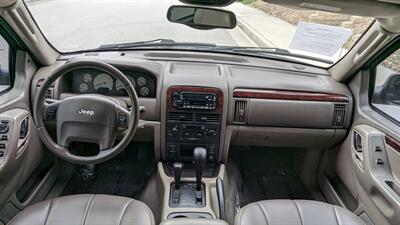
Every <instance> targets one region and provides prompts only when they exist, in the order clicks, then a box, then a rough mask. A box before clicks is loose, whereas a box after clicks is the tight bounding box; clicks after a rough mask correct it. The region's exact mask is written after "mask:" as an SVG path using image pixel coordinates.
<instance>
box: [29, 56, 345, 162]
mask: <svg viewBox="0 0 400 225" xmlns="http://www.w3.org/2000/svg"><path fill="white" fill-rule="evenodd" d="M73 60H100V61H104V62H107V63H109V64H111V65H113V66H115V67H116V68H118V69H119V70H121V72H122V73H124V74H125V75H126V76H127V77H128V78H129V80H130V81H131V83H132V85H134V87H135V90H136V92H137V95H138V98H139V104H140V106H141V108H142V109H143V110H142V112H141V115H140V119H141V120H142V121H144V122H143V124H142V126H141V129H138V130H137V133H136V136H135V138H134V140H133V141H151V142H153V143H154V148H155V153H156V159H158V160H164V161H170V162H173V161H176V160H180V161H190V160H191V157H190V156H191V151H192V149H193V148H194V147H196V146H203V147H206V148H207V149H208V153H209V156H210V157H209V158H208V162H209V163H212V162H224V161H226V160H228V159H227V156H228V152H229V149H230V148H231V146H237V145H238V146H240V145H250V146H270V147H286V148H287V147H293V148H329V147H331V146H334V145H335V144H337V143H338V142H339V141H341V140H343V138H344V137H345V135H346V133H347V129H348V128H349V126H350V121H351V115H352V106H353V99H352V95H351V92H350V90H349V89H348V87H347V86H346V85H344V84H341V83H339V82H337V81H335V80H334V79H333V78H332V77H331V76H330V75H329V73H328V71H327V70H326V69H323V68H317V67H313V66H308V65H302V64H295V63H293V62H284V61H277V60H272V59H265V58H256V57H245V56H234V55H228V54H216V53H205V52H204V53H200V52H179V51H176V52H173V51H171V52H169V51H168V52H164V51H131V52H125V53H124V54H121V53H120V52H100V53H96V54H90V55H85V54H77V55H68V56H61V57H60V58H59V60H58V61H57V63H55V64H54V65H52V66H51V67H47V68H42V69H40V70H39V71H38V73H37V74H36V76H35V78H34V80H33V84H32V85H33V88H32V98H34V97H35V95H36V92H37V90H38V89H39V88H40V81H42V80H43V79H46V76H47V74H49V71H53V70H55V69H57V68H58V67H59V66H61V65H64V64H65V63H67V62H69V61H73ZM87 93H95V94H102V95H106V96H109V97H113V98H116V99H119V100H121V101H125V102H126V104H127V106H128V107H129V105H130V102H129V101H130V100H129V98H128V97H127V95H126V92H125V90H124V87H123V86H122V85H121V83H120V82H119V81H118V80H116V79H114V78H113V77H111V76H109V75H108V74H104V73H103V72H102V71H99V70H97V69H96V68H85V69H78V70H74V71H71V72H70V73H68V74H65V75H64V76H63V77H62V78H60V79H59V80H57V81H56V82H55V84H54V86H52V87H51V88H50V89H49V92H48V96H47V97H48V98H54V99H65V98H68V97H69V96H72V95H80V94H87ZM32 101H33V99H32Z"/></svg>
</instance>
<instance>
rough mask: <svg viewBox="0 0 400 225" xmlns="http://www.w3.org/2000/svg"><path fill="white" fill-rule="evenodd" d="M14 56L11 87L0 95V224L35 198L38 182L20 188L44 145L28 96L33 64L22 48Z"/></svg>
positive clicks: (32, 169) (42, 150) (31, 171)
mask: <svg viewBox="0 0 400 225" xmlns="http://www.w3.org/2000/svg"><path fill="white" fill-rule="evenodd" d="M15 57H16V58H15V78H14V79H15V80H14V83H13V87H12V88H11V89H10V90H9V91H7V92H4V93H1V96H0V224H7V222H8V221H9V220H10V219H11V218H12V217H14V216H15V214H16V213H18V212H19V211H20V210H22V209H23V208H25V207H26V206H27V205H29V204H31V203H33V202H35V201H37V199H36V196H37V195H36V196H35V191H38V190H40V189H41V188H40V185H34V186H32V185H28V186H29V187H32V188H28V189H29V190H26V192H25V190H24V189H26V188H25V187H26V184H27V183H30V182H27V181H29V179H30V178H31V176H32V174H33V173H34V172H35V171H36V169H37V168H39V167H40V166H41V164H43V161H42V159H43V153H44V149H43V145H42V144H41V141H40V139H39V136H38V134H37V130H36V128H35V124H34V122H33V120H32V116H31V115H32V113H31V111H30V110H31V109H30V96H29V94H30V86H31V84H30V82H31V80H32V77H33V76H34V73H35V71H36V69H37V67H36V65H35V63H34V61H33V60H32V59H31V58H30V57H29V55H28V54H27V53H26V52H22V51H17V52H16V54H15ZM21 190H24V192H23V194H21ZM42 190H43V191H45V190H44V189H43V188H42ZM21 196H23V198H22V197H21ZM40 200H43V199H40Z"/></svg>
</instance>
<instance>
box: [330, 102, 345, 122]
mask: <svg viewBox="0 0 400 225" xmlns="http://www.w3.org/2000/svg"><path fill="white" fill-rule="evenodd" d="M346 113H347V105H346V104H335V106H334V112H333V121H332V126H333V127H344V125H345V123H346Z"/></svg>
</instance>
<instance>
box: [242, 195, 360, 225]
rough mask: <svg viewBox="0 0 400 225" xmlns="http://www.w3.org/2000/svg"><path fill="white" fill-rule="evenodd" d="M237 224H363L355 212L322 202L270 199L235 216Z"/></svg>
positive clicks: (255, 204) (249, 206)
mask: <svg viewBox="0 0 400 225" xmlns="http://www.w3.org/2000/svg"><path fill="white" fill-rule="evenodd" d="M235 225H364V223H363V222H362V221H361V220H360V219H359V218H358V217H357V216H356V215H354V214H353V213H352V212H350V211H348V210H346V209H344V208H341V207H338V206H334V205H330V204H327V203H323V202H317V201H307V200H267V201H261V202H255V203H251V204H249V205H247V206H245V207H244V208H242V209H241V211H240V212H239V213H238V215H236V218H235Z"/></svg>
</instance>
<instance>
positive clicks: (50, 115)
mask: <svg viewBox="0 0 400 225" xmlns="http://www.w3.org/2000/svg"><path fill="white" fill-rule="evenodd" d="M82 68H92V69H96V70H100V71H102V72H105V73H106V74H109V75H111V76H113V77H114V78H116V79H118V80H120V81H121V82H122V84H123V85H124V86H125V88H126V91H127V93H128V95H129V98H130V100H131V103H132V107H131V109H130V110H128V109H127V108H125V107H123V105H122V104H121V103H120V102H119V101H115V99H114V100H113V99H112V98H111V97H107V96H103V95H98V94H82V95H77V96H72V97H68V98H65V99H64V100H55V101H54V102H52V103H49V104H48V103H46V101H45V95H46V91H47V90H48V88H49V87H50V86H51V84H52V83H53V82H54V81H55V80H56V79H57V78H59V77H61V76H63V75H66V74H68V72H71V71H73V70H76V69H82ZM139 113H140V112H139V104H138V98H137V95H136V91H135V89H134V87H133V86H132V84H131V82H130V81H129V79H128V78H127V77H126V76H125V75H124V74H123V73H122V72H121V71H119V70H118V69H117V68H115V67H113V66H111V65H110V64H107V63H104V62H99V61H74V62H70V63H67V64H65V65H63V66H61V67H59V68H58V69H57V70H55V71H54V72H52V73H51V74H50V75H49V76H48V78H47V79H46V80H45V81H44V82H43V83H42V85H41V87H40V89H39V92H38V93H37V95H36V98H35V102H34V110H33V114H34V119H35V123H36V126H37V129H38V132H39V136H40V138H41V140H42V142H43V143H44V144H45V146H46V147H47V148H48V149H49V150H51V151H52V152H53V153H54V154H55V155H57V156H58V157H60V158H62V159H64V160H66V161H68V162H71V163H76V164H94V163H101V162H104V161H106V160H108V159H111V158H112V157H114V156H116V155H117V154H118V153H120V152H121V151H122V150H124V149H125V148H126V146H128V144H129V143H130V141H131V140H132V138H133V136H134V135H135V132H136V129H137V127H138V123H139ZM45 121H55V122H56V130H57V141H56V142H55V141H54V140H53V139H52V138H51V137H50V135H49V133H48V132H47V130H46V127H45ZM120 133H124V137H123V138H122V139H121V140H120V142H119V143H118V144H117V145H115V146H114V142H115V139H116V136H117V134H120ZM73 142H86V143H94V144H97V145H98V146H99V152H98V154H97V155H93V156H82V155H76V154H73V153H71V151H70V150H69V149H68V147H69V146H70V145H71V143H73Z"/></svg>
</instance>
